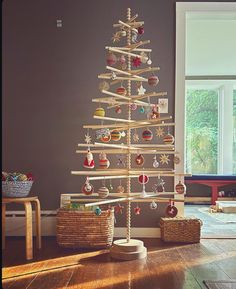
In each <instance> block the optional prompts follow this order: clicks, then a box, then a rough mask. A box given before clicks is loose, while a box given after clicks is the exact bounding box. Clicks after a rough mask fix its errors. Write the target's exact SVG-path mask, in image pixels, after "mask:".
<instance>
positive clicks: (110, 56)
mask: <svg viewBox="0 0 236 289" xmlns="http://www.w3.org/2000/svg"><path fill="white" fill-rule="evenodd" d="M116 61H117V58H116V56H115V54H114V53H109V54H108V56H107V64H108V65H114V64H116Z"/></svg>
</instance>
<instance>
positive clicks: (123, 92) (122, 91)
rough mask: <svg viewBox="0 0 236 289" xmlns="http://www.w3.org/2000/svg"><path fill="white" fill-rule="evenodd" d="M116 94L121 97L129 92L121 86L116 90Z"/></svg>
mask: <svg viewBox="0 0 236 289" xmlns="http://www.w3.org/2000/svg"><path fill="white" fill-rule="evenodd" d="M116 93H117V94H119V95H126V93H127V91H126V89H125V88H124V87H123V86H121V87H118V88H117V89H116Z"/></svg>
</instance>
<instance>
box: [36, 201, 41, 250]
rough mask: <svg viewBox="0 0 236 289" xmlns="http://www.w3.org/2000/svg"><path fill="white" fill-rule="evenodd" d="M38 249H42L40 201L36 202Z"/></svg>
mask: <svg viewBox="0 0 236 289" xmlns="http://www.w3.org/2000/svg"><path fill="white" fill-rule="evenodd" d="M34 203H35V225H36V247H37V249H41V247H42V244H41V209H40V202H39V200H35V201H34Z"/></svg>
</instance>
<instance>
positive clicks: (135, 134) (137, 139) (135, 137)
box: [133, 133, 139, 142]
mask: <svg viewBox="0 0 236 289" xmlns="http://www.w3.org/2000/svg"><path fill="white" fill-rule="evenodd" d="M133 141H134V142H138V141H139V136H138V134H137V133H134V134H133Z"/></svg>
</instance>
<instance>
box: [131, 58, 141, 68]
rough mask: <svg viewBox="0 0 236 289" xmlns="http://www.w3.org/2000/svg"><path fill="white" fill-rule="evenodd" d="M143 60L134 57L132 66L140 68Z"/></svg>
mask: <svg viewBox="0 0 236 289" xmlns="http://www.w3.org/2000/svg"><path fill="white" fill-rule="evenodd" d="M141 63H142V62H141V60H140V57H134V58H133V59H132V64H133V66H135V67H139V66H140V65H141Z"/></svg>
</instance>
